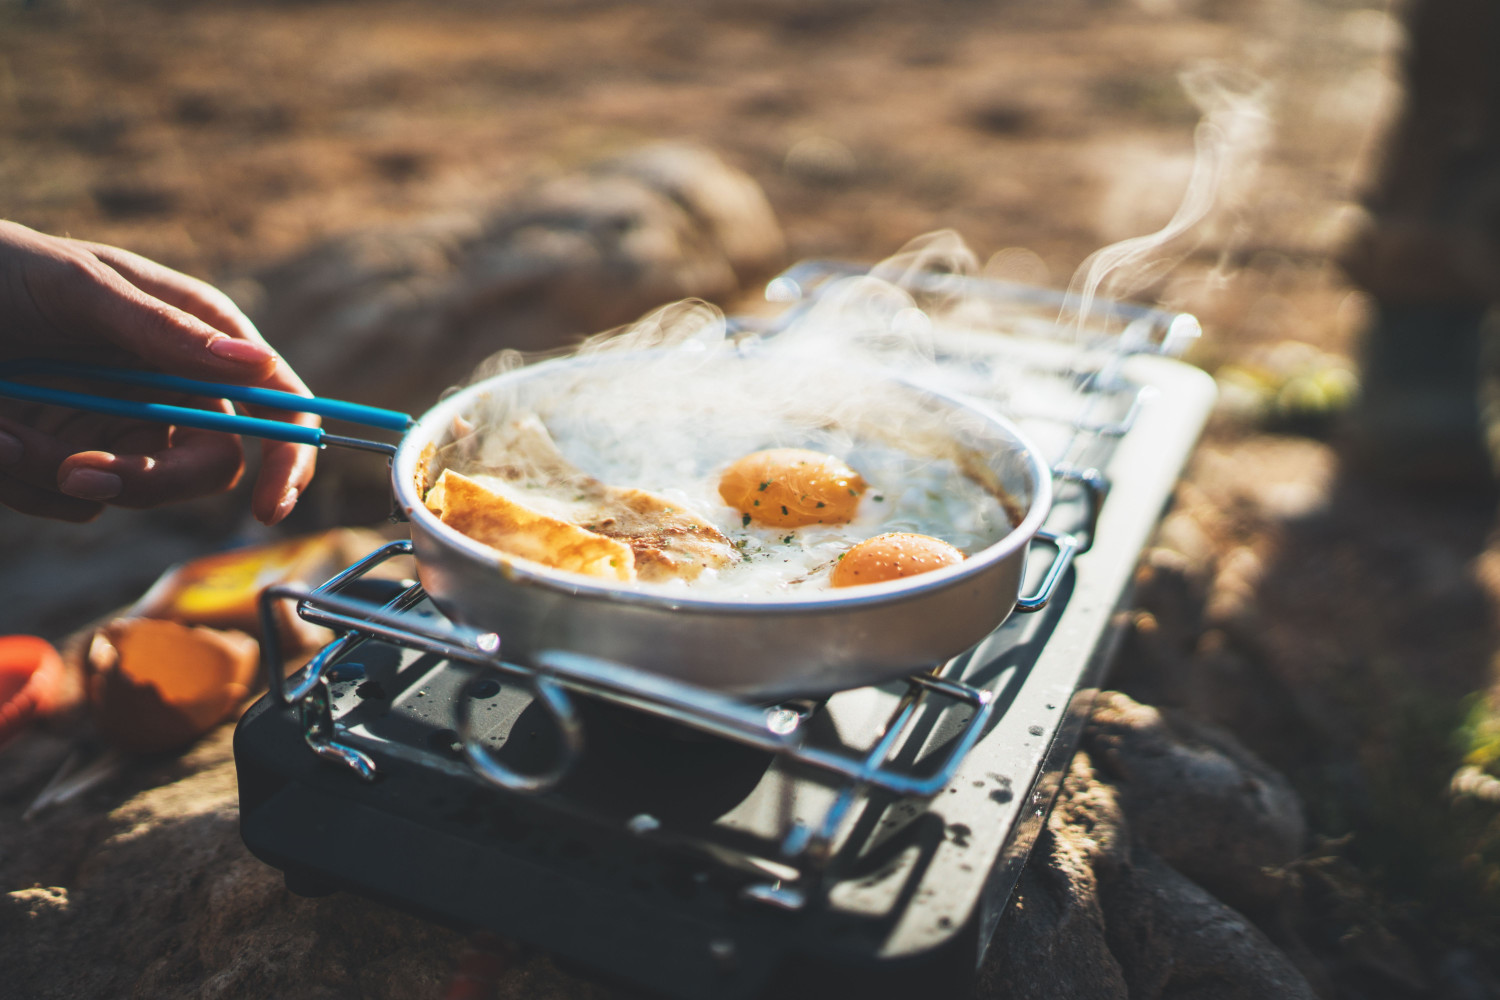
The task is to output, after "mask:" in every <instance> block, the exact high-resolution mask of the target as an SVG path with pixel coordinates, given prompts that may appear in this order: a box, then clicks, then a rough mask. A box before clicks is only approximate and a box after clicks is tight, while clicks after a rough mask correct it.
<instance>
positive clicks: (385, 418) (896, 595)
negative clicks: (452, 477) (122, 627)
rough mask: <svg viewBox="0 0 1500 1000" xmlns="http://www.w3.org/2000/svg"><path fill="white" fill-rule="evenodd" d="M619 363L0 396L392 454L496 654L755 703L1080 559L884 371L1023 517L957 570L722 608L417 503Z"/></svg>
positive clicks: (1004, 612)
mask: <svg viewBox="0 0 1500 1000" xmlns="http://www.w3.org/2000/svg"><path fill="white" fill-rule="evenodd" d="M627 358H628V356H623V357H622V356H621V355H618V354H616V355H599V356H594V357H586V358H580V357H574V358H563V359H557V360H553V361H546V362H541V363H538V364H534V365H530V366H527V367H524V368H519V369H515V370H513V371H509V372H505V373H503V374H500V375H496V376H493V377H491V378H487V379H484V380H482V381H479V382H476V383H474V384H473V385H470V386H468V387H466V388H464V389H462V390H460V391H458V392H457V393H454V394H453V395H451V396H449V397H447V398H446V399H444V400H442V401H441V402H440V403H438V404H437V405H436V406H434V407H433V408H432V409H430V410H429V411H427V412H426V413H425V414H423V415H422V416H421V417H420V418H412V417H411V416H408V415H407V414H404V413H398V412H396V411H393V410H382V409H378V408H375V407H369V406H363V405H359V404H355V403H348V402H343V401H340V400H331V399H324V398H320V397H305V396H298V395H295V394H292V393H284V392H277V391H275V390H268V389H258V388H248V387H244V386H234V385H225V384H219V383H212V382H202V381H198V380H195V379H185V378H179V377H176V376H170V375H162V374H158V373H154V372H145V371H138V370H134V369H116V368H108V367H101V366H91V365H79V364H69V363H61V362H54V361H17V362H8V363H3V364H0V397H9V398H13V399H20V400H26V401H31V402H38V403H46V404H52V405H60V406H70V407H75V408H78V409H84V410H90V411H94V412H101V413H106V414H110V415H115V416H122V417H128V418H134V419H140V420H150V421H158V422H164V423H172V424H179V425H184V426H191V427H200V428H206V429H209V430H219V431H224V432H226V433H234V434H243V435H247V436H251V437H261V438H268V439H272V440H277V441H291V442H295V443H299V444H310V445H314V446H316V447H319V448H322V447H327V446H337V447H348V448H356V449H360V450H365V451H372V452H376V453H383V454H386V455H388V456H390V457H391V466H392V475H391V488H392V491H393V493H394V496H395V499H396V503H397V506H398V507H399V509H400V511H401V512H402V513H404V514H405V516H406V518H407V519H408V521H409V522H410V531H411V540H412V546H413V551H414V554H415V556H416V562H417V570H418V576H419V578H420V579H421V582H422V584H423V587H424V588H425V589H426V591H427V592H428V594H429V595H430V596H431V598H432V600H433V602H434V603H435V604H437V606H438V608H439V609H440V610H442V612H443V613H444V614H445V615H447V616H448V617H449V618H450V619H452V620H453V621H455V622H458V623H460V624H463V625H468V626H472V627H474V628H478V629H481V630H485V631H490V632H494V633H497V634H498V635H500V636H502V637H503V642H504V644H505V645H504V654H505V658H506V659H507V660H510V661H513V662H516V663H521V664H528V663H532V662H535V661H536V660H538V659H539V658H541V657H542V654H544V653H546V652H548V651H552V650H564V651H568V652H573V653H582V654H586V655H589V656H593V657H596V658H599V659H602V660H607V661H614V662H616V663H623V664H630V665H632V666H634V667H636V668H637V669H639V670H643V671H646V672H649V673H654V674H658V675H662V676H665V677H669V678H672V679H674V680H678V681H684V682H687V683H689V684H692V685H695V686H697V687H700V688H707V689H711V690H715V691H719V692H722V693H724V694H729V695H733V696H736V697H741V698H746V699H750V700H754V701H764V702H771V701H775V700H778V699H781V698H786V697H791V696H802V695H819V694H826V693H829V692H833V691H838V690H843V689H846V688H854V687H863V686H866V685H869V684H874V683H879V682H882V681H885V680H890V679H893V678H896V677H900V676H903V675H906V674H910V673H912V672H914V671H916V670H919V669H923V668H926V667H930V666H934V665H937V664H941V663H943V662H945V661H946V660H948V659H950V658H951V657H953V656H956V655H958V654H959V653H961V652H963V651H964V650H967V649H969V648H970V647H972V646H974V645H975V644H976V643H978V642H979V641H980V640H981V639H983V638H984V637H985V636H986V635H988V634H989V633H990V632H991V631H993V630H994V629H995V628H996V627H998V626H999V625H1000V624H1001V623H1002V622H1004V621H1005V619H1006V618H1008V617H1009V616H1010V614H1011V613H1012V612H1013V611H1016V612H1032V611H1038V610H1040V609H1041V608H1042V607H1044V606H1045V605H1046V603H1047V601H1048V600H1049V599H1050V597H1051V596H1052V594H1053V592H1054V591H1055V590H1056V588H1057V586H1058V584H1059V583H1060V581H1061V580H1062V578H1063V577H1064V574H1065V572H1066V570H1067V568H1068V566H1069V565H1070V563H1071V561H1072V558H1073V555H1074V554H1075V552H1076V551H1077V544H1076V542H1075V541H1074V540H1073V539H1072V538H1071V537H1070V536H1066V535H1052V534H1050V533H1047V532H1043V531H1042V530H1041V528H1042V524H1043V522H1044V520H1045V519H1046V517H1047V513H1048V511H1049V509H1050V506H1051V502H1052V486H1051V473H1050V470H1049V469H1048V467H1047V464H1046V463H1045V462H1044V461H1043V460H1042V459H1041V457H1040V456H1039V454H1038V452H1037V451H1036V449H1035V448H1033V447H1032V446H1031V445H1030V444H1029V443H1028V442H1027V440H1026V438H1025V437H1024V436H1023V435H1022V434H1021V432H1020V431H1019V430H1017V429H1016V427H1015V426H1014V425H1013V424H1011V422H1010V421H1008V420H1007V419H1005V418H1004V417H1002V416H1000V415H999V414H997V413H995V412H993V411H991V410H990V409H988V408H987V407H984V406H982V405H980V404H978V403H976V402H972V401H969V400H967V399H964V398H961V397H957V396H953V395H948V394H945V393H943V392H941V391H939V390H936V389H932V388H930V387H924V386H920V385H918V384H915V383H911V382H906V381H903V380H902V379H900V377H899V376H896V375H892V376H890V378H891V382H892V384H893V385H897V386H899V391H900V392H902V393H904V394H905V395H906V398H907V401H908V402H909V403H911V404H912V405H916V406H919V407H922V408H924V409H925V410H927V411H929V412H931V413H934V414H936V415H937V416H939V417H940V418H942V422H943V425H944V426H945V427H947V428H950V429H951V433H952V434H953V436H954V443H955V444H956V445H957V446H958V447H959V448H961V449H963V450H964V451H965V453H967V454H969V455H973V456H977V457H978V458H979V459H980V461H982V463H983V466H984V468H985V469H986V470H987V475H988V476H991V477H993V481H994V482H995V483H997V484H998V486H999V488H1000V489H1001V490H1003V492H1004V494H1005V495H1006V496H1008V497H1009V498H1010V500H1011V501H1012V506H1013V508H1014V509H1015V511H1016V513H1017V514H1018V515H1019V516H1018V517H1017V518H1016V519H1015V523H1014V526H1013V527H1012V529H1011V530H1010V532H1009V533H1008V534H1006V535H1005V536H1004V537H1002V538H1001V539H999V540H998V541H996V542H995V543H993V544H991V545H989V546H988V547H987V548H984V549H983V550H981V551H979V552H976V553H974V554H973V555H971V556H970V557H969V558H967V559H965V560H963V561H962V562H960V563H957V564H955V565H952V566H947V567H944V568H942V569H939V570H936V571H933V572H930V573H925V574H922V575H920V576H916V577H908V578H906V579H904V580H894V581H889V582H885V583H878V584H871V585H866V586H860V587H848V588H840V589H834V590H826V591H812V592H809V593H807V594H804V595H797V596H796V597H795V598H790V599H789V598H785V597H783V598H780V599H775V600H744V599H724V598H716V597H713V596H697V595H693V594H692V593H691V592H689V593H686V594H684V593H679V592H672V593H667V592H662V591H659V590H648V589H645V588H639V587H634V586H631V585H628V584H613V583H608V582H604V581H600V580H596V579H594V578H590V577H584V576H581V575H578V574H574V573H569V572H565V571H562V570H555V569H552V568H550V567H546V566H542V565H540V564H537V563H532V562H529V561H525V560H517V559H512V558H510V557H507V556H502V555H500V554H499V553H497V552H496V551H495V550H494V549H491V548H489V547H488V546H486V545H483V544H481V543H479V542H476V541H474V540H473V539H470V538H468V537H466V536H464V535H462V534H460V533H459V532H457V531H456V530H454V529H453V528H450V527H449V526H448V525H446V524H443V523H442V522H441V521H440V520H439V519H438V518H437V517H436V516H435V515H434V514H432V513H431V512H430V511H429V510H428V509H427V508H426V507H425V506H424V505H423V503H422V498H421V496H420V495H419V491H418V486H417V481H418V472H419V467H422V466H425V465H426V464H427V463H428V462H429V461H430V456H431V455H432V452H433V449H439V448H442V447H444V446H445V445H447V444H449V443H450V442H451V441H452V440H453V437H454V433H455V430H454V428H455V420H459V421H460V423H461V422H462V421H465V420H470V419H471V418H472V417H473V415H474V414H475V413H479V412H486V413H489V412H494V409H495V406H496V401H497V400H500V401H502V403H503V401H504V400H505V399H508V398H512V397H516V396H518V395H525V394H527V393H531V394H535V393H537V392H539V391H541V392H545V391H546V390H547V388H548V386H549V384H552V383H554V382H556V383H569V382H576V380H577V379H578V378H579V376H580V375H581V374H590V373H597V374H599V375H601V376H605V377H607V376H608V374H609V366H610V365H613V364H620V363H624V361H625V360H626V359H627ZM34 376H43V377H58V376H63V377H67V378H69V379H85V380H95V381H102V382H110V383H117V384H124V385H131V386H139V387H145V388H150V389H158V390H166V391H169V392H175V393H186V394H189V395H193V396H201V397H209V398H221V399H227V400H230V401H233V402H237V403H242V404H250V405H255V406H261V407H268V408H274V409H279V410H286V411H290V412H306V413H315V414H318V415H320V416H323V417H328V418H333V419H338V420H345V421H350V422H353V423H356V424H360V425H363V426H367V427H375V428H379V429H383V430H387V431H394V432H397V433H399V434H400V435H401V439H400V441H399V443H397V444H395V445H392V444H387V443H383V442H380V441H370V440H366V439H363V438H357V437H346V436H341V435H336V434H332V433H330V432H328V431H326V430H324V429H322V428H320V427H319V428H313V427H304V426H301V425H296V424H289V423H285V422H282V421H277V420H268V419H262V418H257V417H249V416H243V415H239V414H229V413H222V412H216V411H206V410H200V409H194V408H191V407H183V406H174V405H168V404H162V403H149V402H140V401H135V400H122V399H117V398H113V397H105V396H96V395H92V394H89V393H82V392H76V391H71V390H63V389H56V388H52V387H51V386H43V385H35V384H32V383H30V382H28V381H26V379H28V378H30V377H34ZM1034 539H1036V540H1042V541H1046V542H1048V543H1050V544H1051V545H1052V546H1054V547H1055V548H1056V550H1057V551H1056V555H1055V557H1054V558H1053V560H1052V562H1051V564H1050V566H1049V567H1048V568H1047V570H1046V572H1045V573H1044V575H1043V577H1044V578H1043V580H1042V581H1041V583H1040V584H1039V585H1038V587H1037V589H1036V591H1035V592H1034V593H1032V594H1030V595H1023V594H1022V593H1021V587H1022V582H1023V578H1024V576H1025V570H1026V561H1027V553H1028V550H1029V548H1030V545H1031V543H1032V541H1033V540H1034Z"/></svg>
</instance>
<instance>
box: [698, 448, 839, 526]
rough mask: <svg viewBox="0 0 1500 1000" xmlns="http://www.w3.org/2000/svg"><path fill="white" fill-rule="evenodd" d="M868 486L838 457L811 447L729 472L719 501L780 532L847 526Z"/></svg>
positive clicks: (771, 451) (772, 451)
mask: <svg viewBox="0 0 1500 1000" xmlns="http://www.w3.org/2000/svg"><path fill="white" fill-rule="evenodd" d="M867 485H868V484H866V483H865V481H864V479H862V478H861V477H860V475H859V473H857V472H855V471H854V470H853V469H851V468H849V466H848V465H847V464H845V463H844V462H843V461H841V460H840V459H838V458H837V457H835V456H833V455H824V454H821V453H819V452H816V451H811V450H809V449H806V448H768V449H766V450H764V451H757V452H753V453H751V454H749V455H746V456H745V457H744V458H741V459H739V460H737V461H735V462H734V463H732V464H731V465H730V466H729V468H728V469H726V470H724V475H723V476H722V477H720V479H719V496H720V497H722V498H723V500H724V502H725V503H727V504H729V506H731V507H733V508H734V509H735V510H737V511H739V512H740V515H741V517H742V518H743V520H744V523H745V524H746V525H749V524H750V522H752V521H753V522H755V523H757V524H762V525H769V526H771V527H775V528H800V527H802V526H804V525H808V524H847V523H848V522H850V521H852V520H854V514H855V512H856V511H857V510H858V508H859V498H860V496H861V495H862V494H863V493H864V492H865V489H866V488H867Z"/></svg>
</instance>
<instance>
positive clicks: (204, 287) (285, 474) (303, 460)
mask: <svg viewBox="0 0 1500 1000" xmlns="http://www.w3.org/2000/svg"><path fill="white" fill-rule="evenodd" d="M86 245H87V246H88V248H89V250H90V251H91V252H93V253H94V254H95V255H96V256H97V257H98V258H99V259H100V260H102V261H104V262H105V263H106V264H108V265H109V266H110V267H112V268H114V269H115V270H116V271H117V272H119V273H120V274H121V275H122V276H123V277H125V278H126V279H128V280H129V281H130V282H131V283H132V284H134V285H135V286H136V287H138V288H140V289H142V290H143V291H146V292H149V293H150V294H151V295H154V296H155V297H156V298H158V299H160V300H162V301H163V302H166V303H168V304H170V305H172V306H174V307H176V308H178V309H181V310H183V311H184V312H187V313H190V314H192V315H194V316H197V317H198V318H199V319H202V320H204V321H205V322H207V323H209V324H211V325H213V326H214V327H216V328H218V329H220V330H224V331H227V332H230V333H233V334H234V335H235V336H237V337H240V338H241V339H244V340H247V341H250V342H252V343H257V344H264V343H265V339H264V338H263V337H262V336H261V335H260V331H259V330H257V329H256V328H255V324H253V323H251V322H250V319H249V318H248V317H247V316H246V315H245V314H244V313H243V312H242V311H241V310H240V308H239V307H238V306H236V305H235V304H234V302H233V301H232V300H231V299H230V298H229V296H227V295H225V294H224V293H223V292H221V291H219V290H218V289H217V288H214V287H213V286H212V285H209V284H207V283H205V282H202V281H199V280H198V279H196V278H193V277H189V276H188V275H185V274H182V273H180V272H178V271H174V270H172V269H171V268H169V267H163V266H162V265H161V264H158V263H156V262H155V261H152V260H148V259H146V258H145V257H141V256H139V255H138V254H133V253H130V252H129V251H126V250H120V249H118V248H116V247H110V246H105V245H103V244H98V243H90V244H86ZM259 384H260V385H261V386H263V387H265V388H268V389H280V390H281V391H283V392H291V393H295V394H297V395H299V396H311V395H312V393H311V392H310V391H308V388H307V386H306V385H305V384H303V382H302V380H301V379H300V378H298V377H297V373H296V372H294V371H292V369H291V367H290V366H289V365H287V364H286V362H285V361H282V360H281V359H280V358H279V357H278V358H277V364H276V365H275V367H274V368H273V369H272V370H271V371H270V373H269V374H268V375H267V376H266V378H265V379H264V380H263V381H262V382H260V383H259ZM254 412H255V415H256V416H264V417H271V418H274V419H280V420H288V421H290V422H292V423H298V424H303V425H305V426H309V427H316V426H318V418H317V417H316V416H314V415H312V414H288V413H286V412H285V411H271V410H265V411H262V410H255V411H254ZM261 454H262V461H261V468H260V474H259V475H258V476H257V477H256V481H255V491H254V493H253V495H252V497H251V511H252V512H253V513H254V515H255V517H256V518H257V519H258V520H260V521H262V522H264V523H265V524H276V523H277V522H278V521H280V520H282V519H283V518H284V517H286V516H287V514H289V513H290V512H291V510H292V508H293V507H294V506H295V505H296V503H297V498H298V497H299V496H301V495H302V493H303V492H304V491H305V490H306V489H307V486H308V483H309V482H310V481H311V480H312V475H313V471H314V468H315V466H316V464H317V454H318V452H317V449H316V448H312V447H310V446H308V445H296V444H287V443H283V442H276V441H268V442H266V443H265V444H264V445H263V447H262V451H261Z"/></svg>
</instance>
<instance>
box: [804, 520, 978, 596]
mask: <svg viewBox="0 0 1500 1000" xmlns="http://www.w3.org/2000/svg"><path fill="white" fill-rule="evenodd" d="M963 559H964V554H963V553H962V552H960V551H959V550H958V549H956V548H954V547H953V546H951V545H949V544H948V543H947V542H945V541H943V540H942V539H940V538H933V537H932V536H930V535H913V534H908V533H905V532H899V531H897V532H891V533H890V534H885V535H876V536H875V537H874V538H866V539H865V540H864V541H862V542H860V543H859V544H858V545H855V546H853V547H852V548H850V549H849V551H848V552H845V553H844V556H843V558H842V559H840V560H839V561H838V563H837V565H835V566H834V567H833V576H832V578H831V582H832V583H833V585H834V586H835V587H855V586H858V585H859V584H862V583H880V582H882V581H884V580H899V579H901V578H902V577H904V576H916V575H917V574H918V573H930V572H932V571H933V570H935V569H942V568H943V567H944V566H952V565H953V564H954V563H957V562H963Z"/></svg>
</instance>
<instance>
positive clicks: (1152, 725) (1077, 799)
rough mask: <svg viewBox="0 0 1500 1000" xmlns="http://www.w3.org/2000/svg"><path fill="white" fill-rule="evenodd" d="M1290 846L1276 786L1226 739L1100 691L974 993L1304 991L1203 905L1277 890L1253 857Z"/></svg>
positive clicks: (1224, 914) (1225, 995)
mask: <svg viewBox="0 0 1500 1000" xmlns="http://www.w3.org/2000/svg"><path fill="white" fill-rule="evenodd" d="M1173 824H1176V826H1177V827H1180V828H1181V829H1173ZM1301 840H1302V826H1301V813H1300V809H1298V808H1297V800H1296V798H1295V796H1294V795H1292V793H1291V792H1290V790H1289V789H1287V788H1286V785H1285V781H1284V780H1283V779H1281V778H1280V777H1279V776H1278V775H1276V774H1275V773H1274V772H1272V771H1270V769H1269V768H1266V767H1265V765H1263V764H1260V763H1259V762H1258V761H1256V760H1255V759H1254V758H1253V757H1251V756H1250V755H1249V754H1248V753H1247V752H1246V751H1244V750H1243V749H1242V748H1239V747H1238V746H1237V745H1236V744H1234V743H1233V741H1232V740H1231V739H1230V738H1229V737H1227V736H1224V735H1223V734H1221V733H1218V732H1217V731H1212V730H1209V729H1207V728H1206V727H1193V726H1191V725H1189V724H1187V723H1185V722H1183V721H1182V720H1180V719H1174V720H1169V719H1168V718H1166V717H1164V716H1163V714H1162V713H1160V712H1157V711H1156V710H1155V709H1152V708H1149V707H1147V706H1143V705H1138V704H1136V703H1135V702H1133V701H1131V700H1130V699H1129V698H1127V697H1125V696H1124V695H1121V694H1118V693H1115V692H1104V693H1102V694H1101V695H1100V696H1099V700H1098V702H1097V703H1096V708H1095V713H1094V719H1093V722H1092V723H1091V725H1090V729H1089V733H1088V735H1087V736H1086V738H1085V749H1083V750H1080V751H1079V753H1078V754H1077V756H1076V757H1075V758H1074V760H1073V762H1072V764H1071V766H1070V768H1069V771H1068V775H1067V777H1066V779H1065V780H1064V782H1063V784H1062V788H1061V790H1060V791H1059V793H1058V799H1057V803H1056V805H1055V806H1054V807H1053V811H1052V814H1051V815H1050V816H1049V817H1048V819H1047V825H1046V828H1045V830H1044V831H1043V833H1042V835H1041V836H1040V837H1039V838H1038V840H1037V844H1036V847H1035V849H1034V850H1033V851H1032V854H1031V857H1030V859H1029V860H1028V862H1027V864H1026V868H1025V870H1024V871H1023V872H1022V874H1021V878H1020V881H1019V883H1018V884H1017V886H1016V890H1015V892H1014V894H1013V895H1012V897H1011V904H1010V906H1009V907H1008V908H1007V910H1006V913H1005V914H1004V916H1003V917H1002V919H1001V921H1000V925H999V929H998V930H997V931H996V934H995V937H994V939H993V942H992V944H991V947H990V951H989V953H988V955H987V956H986V959H985V962H984V965H983V967H982V968H981V970H980V973H979V977H978V981H977V983H976V989H975V996H976V997H980V998H990V997H994V998H997V1000H998V998H1000V997H1005V998H1007V1000H1010V998H1023V1000H1025V998H1032V997H1035V998H1044V997H1048V998H1050V997H1068V998H1070V1000H1123V998H1129V1000H1242V998H1243V1000H1259V998H1264V997H1277V998H1295V1000H1313V998H1314V997H1315V996H1316V993H1315V992H1314V991H1313V989H1312V987H1311V986H1310V985H1309V984H1308V982H1307V980H1306V979H1305V978H1304V977H1303V976H1302V974H1301V973H1300V972H1299V971H1298V969H1297V968H1296V966H1295V965H1294V964H1293V963H1292V961H1291V960H1290V959H1289V958H1288V957H1287V955H1286V954H1285V953H1283V952H1282V951H1281V950H1280V949H1279V948H1278V947H1277V946H1276V945H1275V944H1273V943H1272V942H1271V940H1270V939H1268V938H1267V937H1266V935H1265V934H1264V933H1262V932H1261V931H1260V930H1259V929H1258V928H1257V927H1256V926H1255V924H1254V923H1252V922H1251V920H1250V919H1249V918H1248V917H1246V916H1245V915H1243V914H1241V913H1239V912H1238V911H1236V910H1235V909H1233V908H1232V907H1231V906H1230V905H1228V903H1227V901H1226V900H1225V899H1223V898H1215V894H1216V893H1220V892H1222V893H1226V894H1228V895H1229V896H1231V897H1238V898H1244V899H1247V900H1249V901H1250V902H1251V903H1252V904H1255V905H1263V904H1264V903H1265V901H1266V900H1267V899H1268V898H1271V899H1275V898H1279V897H1280V895H1281V894H1282V893H1283V891H1284V888H1285V887H1284V886H1283V885H1282V883H1281V882H1280V880H1279V879H1277V878H1276V877H1275V876H1274V875H1272V874H1271V873H1270V872H1268V871H1267V870H1266V866H1268V865H1281V864H1286V863H1287V862H1289V861H1291V860H1292V858H1293V857H1294V856H1295V853H1296V851H1297V849H1298V847H1299V846H1300V844H1301ZM1220 867H1222V868H1223V869H1224V871H1223V872H1220V871H1218V870H1217V869H1218V868H1220ZM1188 872H1192V873H1193V877H1191V878H1190V877H1188V874H1187V873H1188ZM1195 879H1201V880H1202V881H1201V882H1199V881H1196V880H1195ZM1210 886H1212V887H1214V891H1212V892H1211V891H1210Z"/></svg>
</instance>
